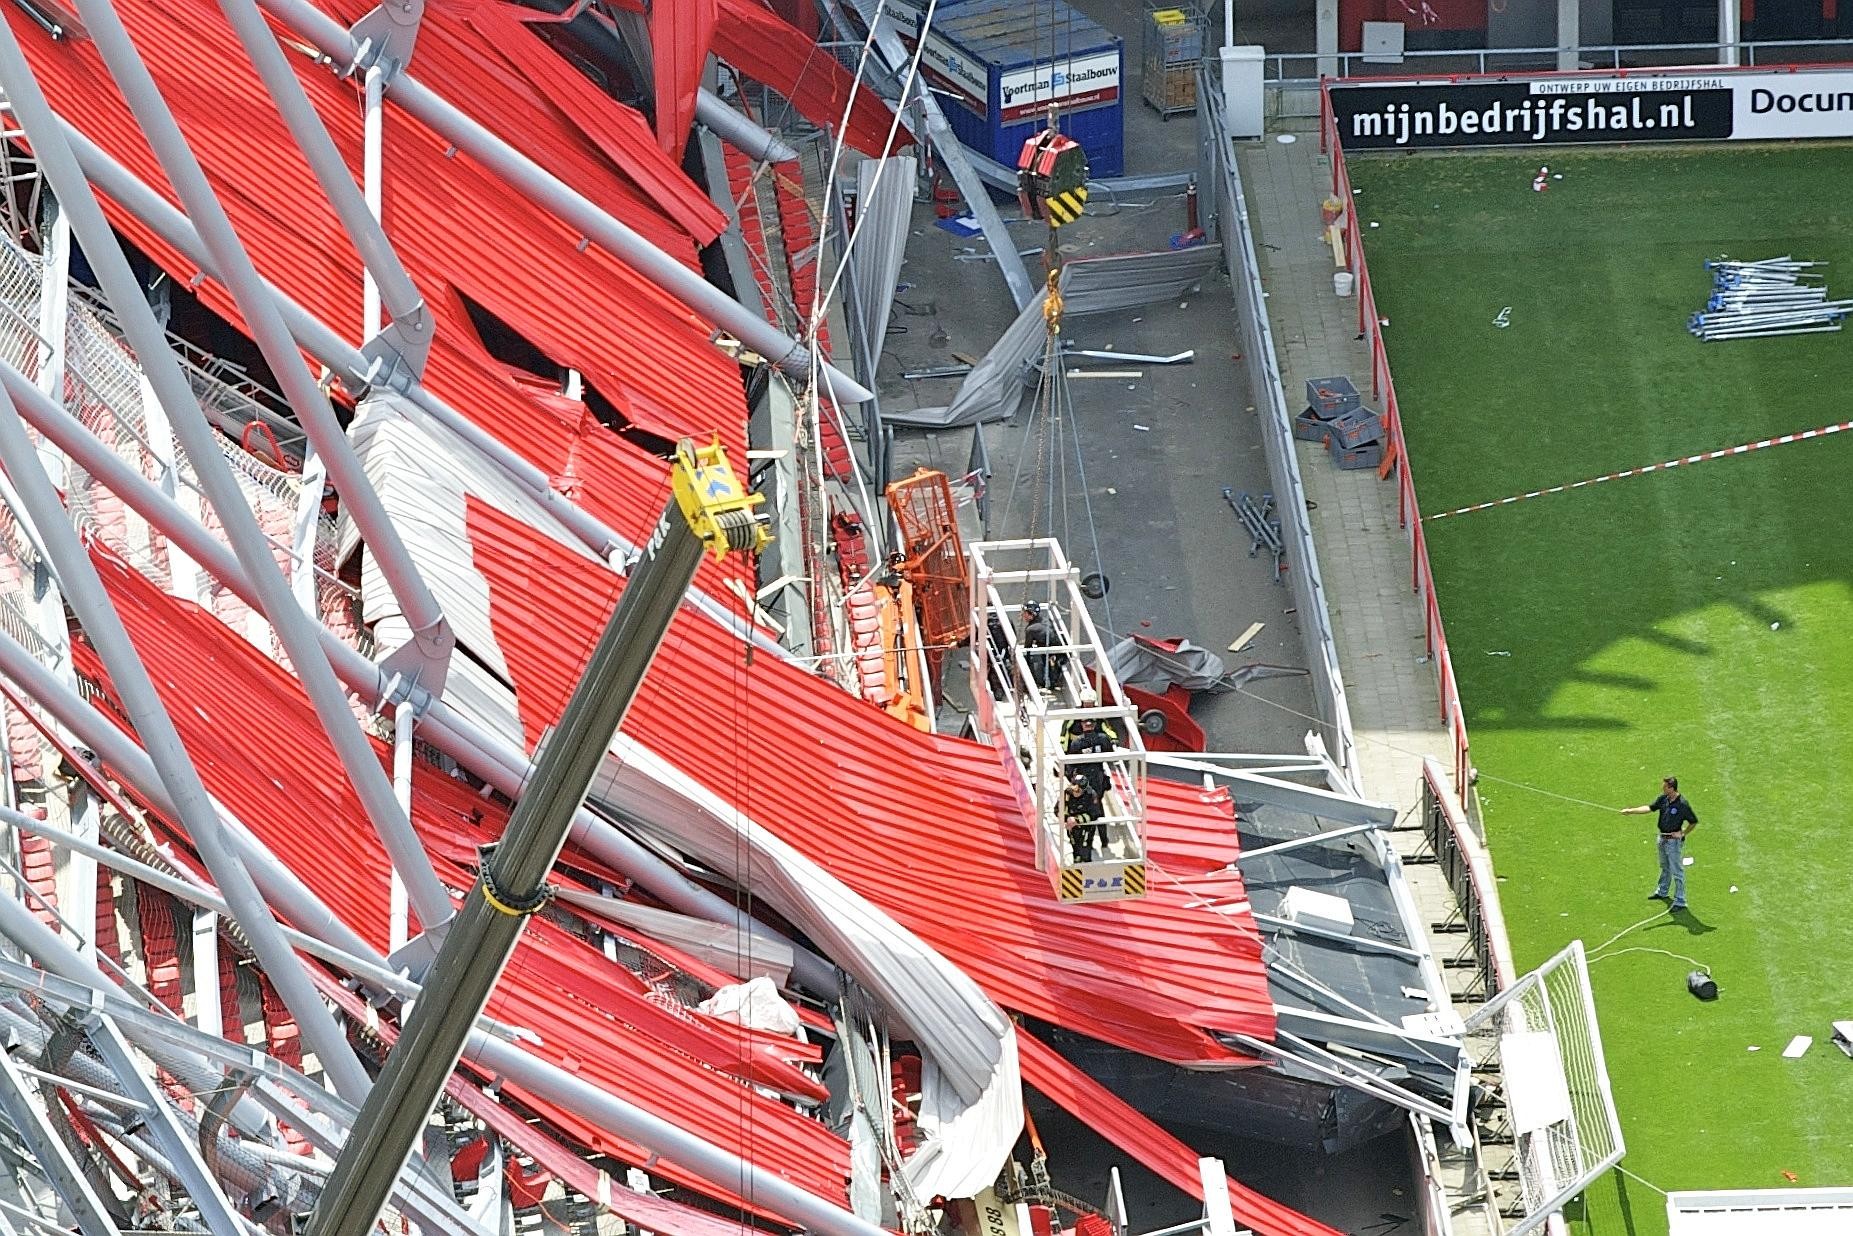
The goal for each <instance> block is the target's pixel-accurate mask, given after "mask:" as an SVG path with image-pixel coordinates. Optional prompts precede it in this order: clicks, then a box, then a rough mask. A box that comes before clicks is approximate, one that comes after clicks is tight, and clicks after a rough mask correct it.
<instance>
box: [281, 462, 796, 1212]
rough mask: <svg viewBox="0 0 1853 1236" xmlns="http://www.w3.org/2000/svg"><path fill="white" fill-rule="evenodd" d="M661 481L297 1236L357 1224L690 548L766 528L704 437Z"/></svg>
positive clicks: (680, 577)
mask: <svg viewBox="0 0 1853 1236" xmlns="http://www.w3.org/2000/svg"><path fill="white" fill-rule="evenodd" d="M673 482H674V493H673V495H672V496H671V498H670V500H669V502H668V503H667V505H666V506H665V507H664V510H663V514H662V517H661V518H660V519H659V520H657V524H656V530H655V532H654V533H653V534H652V535H651V537H650V539H649V541H648V542H646V543H645V545H644V547H643V550H642V553H641V555H640V557H639V559H638V561H637V563H636V565H635V566H633V567H632V569H631V572H630V577H629V581H628V582H627V583H626V585H625V588H624V594H623V595H622V596H621V597H619V598H618V604H617V608H616V609H615V610H614V611H613V612H612V615H611V621H610V623H609V624H608V625H607V626H606V628H605V631H604V633H603V634H602V635H601V636H600V637H599V641H598V644H597V645H596V646H595V647H594V648H593V650H592V656H591V659H590V660H589V661H588V662H587V663H586V672H585V675H584V676H583V677H582V678H581V679H580V680H579V685H578V686H577V687H575V688H574V690H573V695H572V698H571V699H570V700H568V701H567V704H566V710H565V712H563V713H562V714H561V716H560V722H559V725H558V726H556V727H555V728H554V729H553V731H552V732H551V734H550V735H549V736H548V737H547V738H545V739H543V741H542V745H541V750H540V752H539V756H538V758H537V759H536V761H535V766H534V776H533V778H532V779H531V780H530V781H529V782H528V784H527V786H526V787H525V788H524V790H523V792H522V795H521V799H520V801H519V802H517V803H516V804H515V809H514V811H513V812H512V813H511V814H510V816H509V820H508V827H507V829H506V830H505V831H504V832H503V834H502V839H501V840H500V841H499V842H497V843H496V844H495V845H493V846H489V847H485V849H484V852H483V855H482V861H481V864H480V872H481V874H480V876H479V877H478V879H477V882H476V884H475V886H474V887H473V888H471V889H470V892H469V896H468V897H467V898H466V899H465V901H464V904H463V908H462V909H461V910H460V911H459V912H458V913H457V916H456V918H455V919H454V920H452V923H451V926H450V929H449V932H448V933H447V934H446V936H445V938H444V943H443V946H442V947H441V948H440V949H439V950H438V954H437V958H436V959H435V960H434V961H433V962H432V963H431V969H430V971H429V972H428V973H427V974H426V976H425V981H424V992H423V994H422V995H421V996H420V997H419V999H418V1002H417V1004H416V1005H414V1006H413V1008H412V1011H411V1013H410V1015H409V1017H408V1019H407V1022H406V1025H405V1032H404V1033H403V1034H402V1035H401V1036H400V1038H399V1042H398V1045H397V1046H396V1047H395V1048H394V1049H393V1050H392V1052H391V1053H390V1054H389V1055H388V1056H387V1058H386V1064H385V1067H384V1068H383V1069H382V1070H381V1071H380V1076H379V1079H378V1080H377V1081H376V1082H375V1083H374V1086H373V1089H372V1091H371V1093H369V1094H368V1096H367V1099H366V1102H365V1103H364V1104H363V1105H362V1107H361V1109H360V1114H359V1115H358V1116H357V1117H356V1118H355V1121H354V1127H353V1129H352V1130H351V1131H350V1132H349V1134H348V1138H347V1142H346V1144H345V1145H343V1146H342V1148H341V1154H340V1156H339V1158H338V1159H337V1160H336V1162H335V1169H334V1172H333V1173H332V1174H331V1175H330V1176H329V1179H328V1183H327V1185H326V1187H325V1188H324V1189H323V1190H322V1194H321V1197H320V1199H319V1200H318V1201H317V1203H316V1207H315V1211H314V1213H313V1214H312V1215H311V1216H310V1219H309V1225H308V1229H307V1236H358V1234H359V1233H364V1232H368V1231H371V1230H372V1228H373V1225H374V1223H375V1222H376V1221H377V1220H378V1218H379V1215H380V1212H381V1211H382V1210H383V1209H384V1207H385V1205H386V1201H387V1198H388V1196H389V1195H390V1192H391V1189H392V1185H393V1182H394V1181H395V1180H396V1179H397V1178H398V1175H399V1173H400V1171H401V1170H403V1169H404V1167H405V1163H406V1159H407V1158H408V1157H409V1156H410V1154H411V1152H412V1147H413V1145H414V1144H415V1143H416V1141H417V1140H418V1137H419V1134H420V1132H421V1131H422V1130H423V1129H424V1126H425V1123H426V1121H428V1120H429V1119H430V1116H431V1110H432V1108H433V1107H434V1106H435V1105H436V1103H437V1099H438V1095H439V1093H440V1092H441V1091H442V1089H443V1087H444V1083H445V1081H446V1080H447V1079H448V1078H449V1077H450V1074H451V1070H453V1069H455V1068H456V1067H457V1060H458V1058H459V1057H460V1056H461V1055H462V1052H463V1047H464V1044H465V1042H466V1040H467V1039H468V1037H469V1033H470V1029H471V1027H472V1026H474V1025H475V1023H476V1018H477V1016H478V1014H480V1013H481V1012H482V1008H483V1005H484V1004H485V1003H487V1001H488V999H489V993H490V991H491V989H492V988H494V986H495V983H496V980H497V979H498V978H499V977H500V976H501V973H502V969H503V967H504V966H505V965H506V964H507V962H508V957H509V954H510V953H511V952H513V950H514V947H515V940H516V939H517V937H519V936H520V934H521V927H522V923H523V920H525V919H526V918H527V916H528V915H530V914H532V913H534V912H535V911H536V910H538V909H540V908H541V907H542V906H543V905H545V904H546V901H547V897H548V892H547V885H546V878H547V873H548V872H549V871H550V870H552V868H553V864H554V861H555V860H556V859H557V858H558V857H559V854H560V849H561V847H562V846H563V845H564V844H565V842H566V836H567V833H568V831H569V829H570V828H571V825H572V820H573V813H574V812H575V811H577V810H578V808H579V805H580V803H581V802H582V801H583V800H584V798H585V796H586V791H587V790H588V789H589V788H590V787H591V784H592V778H593V776H594V775H595V774H596V773H597V771H598V767H599V764H600V762H601V761H602V760H603V759H604V757H605V753H606V751H607V750H608V749H609V748H610V746H611V739H612V736H613V735H614V734H616V733H617V730H618V726H619V725H621V724H622V723H623V721H624V714H625V712H626V711H627V710H628V709H629V708H630V704H631V701H632V699H633V698H635V696H636V694H637V689H638V687H639V686H640V685H641V684H642V682H643V678H644V675H645V673H647V672H648V670H649V668H650V662H651V661H652V660H653V659H654V658H655V656H656V651H657V649H658V648H659V647H660V646H661V644H662V641H663V637H664V635H665V634H667V632H668V630H669V624H670V621H671V619H673V618H674V617H675V612H676V608H677V606H678V605H680V604H681V601H682V597H683V596H684V594H686V593H687V591H688V587H689V584H690V583H691V582H693V580H694V578H695V570H696V568H697V567H698V566H699V565H700V564H701V555H702V553H703V551H704V550H706V551H710V552H712V553H713V554H714V556H715V557H716V558H721V557H725V556H726V555H727V554H728V553H730V552H740V551H748V550H756V549H758V548H759V547H760V546H762V545H763V544H764V543H765V542H766V541H767V540H768V539H769V538H768V537H767V535H766V532H765V529H764V528H763V526H762V525H761V522H760V519H759V517H758V516H757V514H756V513H755V511H754V508H755V507H756V506H757V505H758V504H759V503H760V502H761V501H762V499H761V498H760V496H759V495H757V494H749V493H747V492H746V490H745V488H744V487H743V486H742V485H741V483H740V481H739V479H738V478H737V477H736V476H735V475H734V472H733V470H732V469H731V468H730V467H729V466H728V463H727V458H726V455H725V454H724V453H723V452H722V450H721V448H720V446H719V444H718V442H717V443H716V444H715V445H713V446H709V447H703V448H700V449H697V448H696V447H695V446H694V444H693V443H692V442H690V441H688V440H687V439H684V440H683V441H682V443H681V444H680V445H679V446H678V448H677V450H676V459H675V465H674V468H673Z"/></svg>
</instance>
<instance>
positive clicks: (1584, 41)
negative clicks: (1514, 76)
mask: <svg viewBox="0 0 1853 1236" xmlns="http://www.w3.org/2000/svg"><path fill="white" fill-rule="evenodd" d="M1582 6H1583V7H1582V16H1581V18H1580V21H1581V23H1582V25H1581V30H1580V33H1579V36H1578V38H1577V45H1578V46H1581V47H1601V46H1602V45H1603V44H1605V43H1612V42H1614V41H1615V5H1614V0H1582ZM1486 45H1487V46H1488V47H1555V46H1557V4H1556V0H1508V2H1507V3H1505V4H1498V5H1495V4H1490V3H1489V4H1488V5H1487V6H1486Z"/></svg>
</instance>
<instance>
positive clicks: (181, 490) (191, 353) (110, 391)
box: [0, 241, 361, 651]
mask: <svg viewBox="0 0 1853 1236" xmlns="http://www.w3.org/2000/svg"><path fill="white" fill-rule="evenodd" d="M41 284H42V274H41V269H40V263H39V259H38V257H37V256H35V255H34V254H31V253H29V252H27V251H26V250H24V249H22V248H20V247H19V246H18V245H16V244H14V243H11V242H10V241H9V242H8V243H5V244H3V245H0V359H4V360H5V361H6V362H7V363H9V364H11V365H13V366H14V367H15V368H17V369H19V370H20V371H21V372H23V373H25V374H26V375H27V376H28V377H31V378H33V379H34V380H38V379H39V377H40V375H41V374H42V372H43V366H44V363H45V361H46V358H48V357H49V356H50V355H51V354H52V349H51V348H50V346H49V345H48V344H47V343H46V342H45V341H44V339H43V338H42V337H41V335H40V334H39V321H38V318H39V305H40V296H41ZM74 292H75V294H74V295H73V297H72V300H71V303H70V306H69V311H68V313H67V314H66V317H65V322H66V325H65V340H64V343H65V347H64V395H65V400H64V402H65V406H66V408H67V409H68V410H69V411H70V412H71V414H72V415H73V416H74V417H76V418H77V420H78V421H79V422H80V423H81V424H82V425H83V426H84V427H85V428H86V429H87V430H89V432H90V433H91V434H92V435H93V436H94V437H96V438H97V439H98V440H99V441H101V442H103V443H104V444H106V445H107V446H109V447H110V448H111V449H112V450H113V451H114V452H115V453H116V455H117V456H118V457H119V458H120V459H121V460H122V461H123V462H124V463H126V464H128V465H129V466H130V467H132V468H134V469H135V470H136V471H137V472H138V473H140V474H141V475H142V476H143V477H144V478H145V479H147V480H149V481H151V482H153V483H155V484H157V485H163V486H165V487H167V488H169V489H170V490H172V491H174V492H175V493H176V494H177V495H178V496H180V497H182V499H183V500H184V501H185V502H186V503H187V505H189V506H191V507H192V508H193V509H195V510H200V511H206V510H208V509H209V506H210V504H209V503H207V501H206V500H205V497H204V495H203V493H202V491H201V487H200V484H199V480H198V478H197V476H195V474H194V472H193V469H192V466H191V465H190V464H189V463H187V462H186V461H185V460H184V459H181V460H179V461H178V462H176V463H173V464H170V463H169V462H168V458H169V457H171V455H172V452H171V450H166V451H157V450H156V449H155V447H154V445H153V439H154V438H155V437H157V436H159V437H162V438H165V436H166V435H165V430H164V428H163V429H151V428H150V425H149V418H148V409H147V407H146V404H145V401H144V394H145V387H144V384H143V380H142V374H141V368H140V366H139V365H138V364H137V362H136V360H135V357H134V356H133V354H131V353H130V352H129V350H128V348H127V347H126V346H125V345H124V344H123V343H122V341H121V340H120V338H119V337H118V331H117V329H116V327H115V324H114V319H113V318H112V317H111V315H110V314H109V312H108V310H107V308H106V307H104V306H103V305H101V304H100V303H98V302H96V301H95V300H94V299H93V298H92V297H91V296H90V295H89V294H87V293H84V292H83V291H82V289H74ZM172 342H173V343H175V345H176V351H177V352H178V353H179V355H180V359H181V365H182V369H183V371H184V372H185V373H186V376H187V379H188V381H189V383H190V385H191V387H192V389H193V393H194V395H195V397H196V398H197V399H198V400H199V402H200V406H201V407H202V409H203V410H205V412H206V413H207V416H208V417H209V419H211V420H212V422H213V423H214V424H215V425H216V426H217V427H218V428H219V429H220V431H221V434H222V435H226V434H236V435H237V436H238V437H239V438H240V439H241V441H240V442H234V441H232V440H231V438H230V437H226V436H222V437H221V440H220V448H221V453H222V455H223V456H224V458H225V460H226V462H227V463H229V464H230V465H231V468H232V473H233V475H234V477H236V479H237V481H238V485H239V488H240V490H241V491H242V492H243V495H244V498H245V502H246V505H247V506H249V507H250V509H251V511H252V513H253V514H254V515H256V516H257V520H258V524H259V526H260V527H261V528H262V529H263V531H264V534H265V536H266V538H267V539H268V540H269V541H270V543H271V546H272V551H273V554H274V556H275V557H276V560H277V563H278V565H279V566H280V567H281V568H282V569H283V570H284V572H285V573H286V574H288V575H290V576H291V577H295V576H297V575H298V574H299V573H300V572H302V571H305V570H307V571H313V572H314V573H315V593H316V608H317V612H318V613H319V614H320V615H321V616H322V618H323V620H324V621H325V622H327V623H328V625H329V626H330V627H331V628H332V629H334V630H336V631H337V632H340V633H342V634H343V635H344V636H346V637H347V638H349V639H350V640H355V639H358V638H359V636H360V632H361V627H360V618H361V611H360V594H359V591H358V589H356V588H353V587H351V586H350V585H348V584H346V583H343V582H342V581H341V580H340V579H339V578H338V577H337V576H336V573H335V572H336V566H337V564H336V553H337V546H338V544H339V536H338V531H337V528H336V525H335V522H334V520H333V519H331V518H328V517H326V516H323V517H321V518H319V519H318V520H317V524H316V535H315V539H314V543H313V547H312V549H311V551H310V555H309V556H310V561H309V562H306V563H302V562H298V561H297V559H298V558H299V556H300V555H298V554H297V552H296V551H295V549H294V547H293V544H292V541H293V530H294V526H295V522H296V518H297V512H298V510H299V509H300V507H301V505H302V502H303V494H302V478H301V476H300V474H299V473H298V472H296V471H294V470H293V469H295V468H297V467H300V462H301V457H302V445H301V444H302V436H301V433H300V431H298V430H296V429H295V428H294V426H292V425H290V424H289V422H287V421H285V420H284V419H283V418H282V417H280V416H279V415H278V414H277V413H276V412H275V411H274V410H273V408H272V407H271V406H270V405H271V404H273V403H275V402H278V401H277V398H276V396H274V395H273V394H271V393H270V392H268V391H266V390H265V389H264V388H263V387H261V386H260V385H259V384H258V383H256V382H255V381H254V380H252V379H251V378H250V377H249V375H246V374H244V373H243V372H242V371H241V370H238V369H236V367H233V366H229V365H227V364H226V363H225V362H219V361H214V360H212V359H211V358H209V357H204V356H203V354H200V353H198V352H197V350H196V349H192V348H190V347H188V346H187V345H185V344H184V343H182V342H181V341H178V340H173V341H172ZM253 449H255V450H260V451H263V452H264V453H266V454H269V455H271V456H272V457H273V458H274V460H275V462H274V463H271V462H266V461H265V460H264V459H260V458H259V457H258V456H257V455H255V454H253V453H252V450H253ZM292 449H294V451H295V454H294V455H293V456H292V455H291V450H292ZM65 491H66V503H67V505H68V506H69V508H70V510H71V513H72V518H73V519H74V520H75V521H76V522H78V523H79V524H81V525H83V526H85V527H87V528H89V529H90V530H91V531H92V532H94V533H95V534H96V535H97V536H98V537H99V538H100V539H101V540H102V542H103V543H104V544H105V545H107V546H108V547H109V548H110V549H111V550H113V551H114V552H115V553H117V554H119V555H120V556H122V557H123V558H124V559H125V560H127V561H128V562H129V563H131V564H132V565H133V566H135V567H136V568H137V569H138V570H140V571H141V572H142V573H143V574H145V575H147V576H148V577H149V578H150V579H152V580H154V581H155V582H156V583H158V584H159V585H161V587H163V588H167V589H172V588H173V587H174V586H175V579H174V575H173V563H172V560H171V557H170V555H169V553H168V549H167V544H166V539H165V538H164V537H163V536H161V535H160V534H159V533H158V532H157V531H156V530H155V529H154V528H152V527H151V526H150V525H149V524H148V523H147V521H146V520H144V519H143V518H142V517H141V516H140V515H139V514H137V513H136V512H135V511H133V510H132V509H130V508H129V507H128V506H127V505H126V504H124V503H123V502H122V501H121V500H120V499H119V498H117V497H116V496H115V495H114V494H113V493H111V492H110V491H109V490H108V489H107V488H106V487H104V486H103V485H102V484H101V483H99V482H98V481H97V480H96V479H95V478H94V477H92V476H91V475H90V474H89V473H88V472H86V471H85V470H84V469H83V468H81V467H80V466H78V465H77V464H76V463H75V462H71V463H69V465H68V468H67V475H66V477H65ZM205 522H206V524H207V526H208V528H209V529H211V530H212V531H213V533H214V535H215V536H216V537H217V538H218V539H219V540H221V541H223V540H224V539H225V538H224V534H223V532H222V530H221V529H220V527H219V523H218V521H217V520H216V519H213V518H211V517H210V516H208V518H207V519H206V521H205ZM227 596H228V594H226V592H225V590H224V589H222V588H216V589H211V590H210V595H209V596H207V597H204V598H199V599H202V600H206V601H208V602H224V604H215V608H217V609H220V610H221V611H222V612H221V616H222V617H228V616H229V615H228V614H226V613H225V612H223V611H224V607H225V605H234V606H235V605H237V602H235V601H231V600H227V599H226V598H227ZM273 651H274V650H273Z"/></svg>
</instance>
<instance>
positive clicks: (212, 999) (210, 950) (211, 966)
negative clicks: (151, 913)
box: [193, 910, 225, 1034]
mask: <svg viewBox="0 0 1853 1236" xmlns="http://www.w3.org/2000/svg"><path fill="white" fill-rule="evenodd" d="M193 1020H194V1021H195V1022H197V1023H198V1024H199V1028H200V1029H201V1030H204V1031H206V1032H207V1033H208V1034H223V1033H225V1010H224V1008H223V1007H222V1006H221V1004H220V1001H219V916H218V915H217V914H214V913H213V912H212V911H210V910H195V911H194V912H193Z"/></svg>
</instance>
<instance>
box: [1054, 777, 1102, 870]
mask: <svg viewBox="0 0 1853 1236" xmlns="http://www.w3.org/2000/svg"><path fill="white" fill-rule="evenodd" d="M1102 811H1103V808H1102V806H1101V802H1100V795H1099V794H1098V793H1096V792H1095V791H1094V787H1093V785H1092V784H1091V783H1090V782H1089V781H1088V779H1087V778H1086V777H1085V776H1084V775H1082V773H1081V771H1080V770H1079V769H1073V770H1070V772H1069V774H1068V781H1067V783H1066V785H1065V786H1064V788H1063V792H1062V817H1063V819H1064V820H1065V821H1066V823H1067V825H1068V848H1069V851H1070V852H1071V853H1072V854H1073V855H1074V859H1073V861H1075V862H1077V863H1091V862H1093V861H1094V847H1095V846H1096V845H1098V846H1099V847H1100V848H1101V849H1103V850H1104V849H1105V848H1106V845H1107V828H1106V825H1104V824H1102V823H1101V822H1100V817H1101V814H1102Z"/></svg>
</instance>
